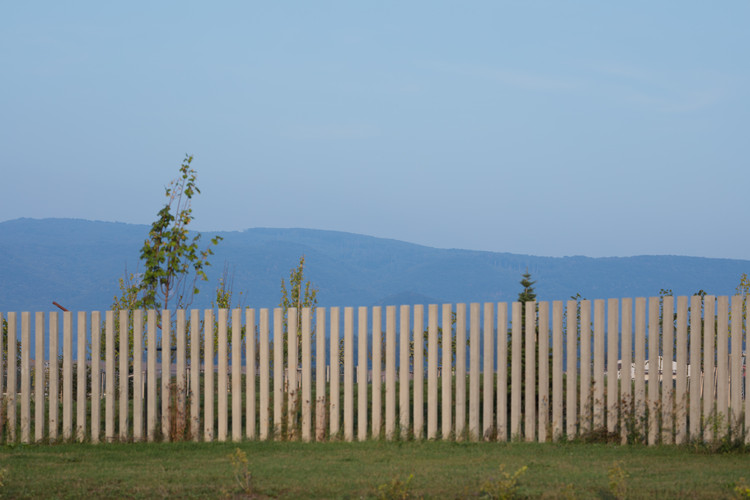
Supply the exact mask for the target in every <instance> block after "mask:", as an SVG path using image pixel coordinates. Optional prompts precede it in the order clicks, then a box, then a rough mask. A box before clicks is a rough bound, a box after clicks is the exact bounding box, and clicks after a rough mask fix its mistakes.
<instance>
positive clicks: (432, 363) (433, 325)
mask: <svg viewBox="0 0 750 500" xmlns="http://www.w3.org/2000/svg"><path fill="white" fill-rule="evenodd" d="M401 314H402V316H401V324H402V326H401V335H402V337H401V338H402V341H401V342H402V343H401V346H402V348H403V334H404V327H403V323H404V317H403V309H402V310H401ZM407 325H408V316H407ZM407 331H408V329H407ZM417 336H422V332H417V331H415V332H414V337H417ZM401 362H402V363H403V356H402V360H401ZM407 364H408V361H407ZM437 368H438V306H437V304H430V305H429V306H428V307H427V439H435V438H436V437H437V430H438V373H437V372H438V370H437ZM414 369H415V370H416V369H417V368H416V366H415V367H414ZM401 370H402V373H403V368H402V369H401ZM408 384H409V382H408V381H407V382H406V387H407V389H408V387H409V385H408ZM402 387H403V382H402ZM402 395H403V389H402ZM407 396H408V390H407ZM402 399H403V397H402ZM402 419H403V418H402ZM407 422H408V414H407ZM402 425H403V424H402ZM401 433H402V434H403V430H402V432H401Z"/></svg>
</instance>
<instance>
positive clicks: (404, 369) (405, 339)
mask: <svg viewBox="0 0 750 500" xmlns="http://www.w3.org/2000/svg"><path fill="white" fill-rule="evenodd" d="M430 307H432V306H430ZM399 318H400V326H399V335H400V337H399V340H400V342H401V348H400V350H399V375H398V389H399V390H398V392H399V403H398V414H399V423H400V426H401V439H406V438H407V436H408V435H409V402H410V401H409V343H410V340H411V339H410V337H411V319H410V307H409V306H403V305H402V306H401V311H400V315H399ZM419 334H420V335H421V332H420V333H419ZM414 335H415V337H416V335H417V332H414ZM428 355H430V352H429V347H428ZM428 370H429V368H428ZM429 391H430V389H429V379H428V388H427V392H428V394H427V401H428V405H429V401H430V398H431V397H432V396H431V394H430V393H429ZM429 426H430V424H429V410H428V423H427V427H428V430H427V434H428V436H427V437H429V433H430V431H429Z"/></svg>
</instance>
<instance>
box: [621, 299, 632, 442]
mask: <svg viewBox="0 0 750 500" xmlns="http://www.w3.org/2000/svg"><path fill="white" fill-rule="evenodd" d="M621 352H622V356H621V359H622V368H621V370H620V401H621V402H622V409H621V412H620V435H621V438H622V443H623V444H625V443H626V442H627V439H628V437H629V436H628V428H627V426H626V421H627V420H630V419H632V418H633V417H634V416H633V413H632V409H633V406H632V404H633V388H632V386H631V384H632V383H633V374H632V373H631V371H630V369H631V366H632V363H633V301H632V299H622V348H621Z"/></svg>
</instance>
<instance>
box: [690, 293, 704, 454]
mask: <svg viewBox="0 0 750 500" xmlns="http://www.w3.org/2000/svg"><path fill="white" fill-rule="evenodd" d="M701 302H702V300H701V296H700V295H694V296H693V297H692V298H691V299H690V360H689V365H688V383H689V385H690V416H689V418H690V439H691V440H697V439H698V438H699V437H700V428H701V392H700V391H701V384H700V383H701V347H702V345H701V306H702V304H701Z"/></svg>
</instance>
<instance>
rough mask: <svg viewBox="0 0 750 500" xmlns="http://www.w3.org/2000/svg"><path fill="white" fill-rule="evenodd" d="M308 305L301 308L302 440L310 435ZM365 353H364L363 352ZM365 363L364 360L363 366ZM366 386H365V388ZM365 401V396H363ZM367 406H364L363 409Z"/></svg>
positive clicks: (310, 374) (310, 362) (310, 373)
mask: <svg viewBox="0 0 750 500" xmlns="http://www.w3.org/2000/svg"><path fill="white" fill-rule="evenodd" d="M311 312H312V311H311V310H310V308H309V307H305V308H303V309H302V344H301V348H302V398H301V399H302V401H301V403H302V431H301V436H302V441H304V442H306V443H307V442H309V441H310V439H311V437H312V402H311V400H312V380H311V377H312V346H311V341H312V338H311V336H312V330H311V327H312V324H311V318H310V314H311ZM365 354H366V353H365ZM366 367H367V363H366V362H365V368H366ZM366 389H367V387H365V390H366ZM365 401H367V396H365ZM366 410H367V407H366V406H365V411H366Z"/></svg>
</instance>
